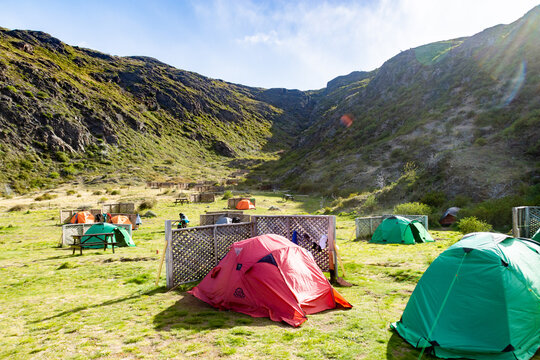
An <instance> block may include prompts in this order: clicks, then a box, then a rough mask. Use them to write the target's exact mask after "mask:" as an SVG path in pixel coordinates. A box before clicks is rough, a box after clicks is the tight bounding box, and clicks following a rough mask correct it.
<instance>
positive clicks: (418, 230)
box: [370, 216, 433, 244]
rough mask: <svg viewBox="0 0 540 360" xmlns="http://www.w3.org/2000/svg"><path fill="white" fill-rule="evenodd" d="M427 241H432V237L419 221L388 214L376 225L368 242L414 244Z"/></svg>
mask: <svg viewBox="0 0 540 360" xmlns="http://www.w3.org/2000/svg"><path fill="white" fill-rule="evenodd" d="M428 241H433V238H432V237H431V235H429V233H428V232H427V230H426V228H425V227H424V226H423V225H422V223H420V222H419V221H417V220H409V219H406V218H404V217H402V216H390V217H388V218H386V219H384V220H383V222H382V223H381V224H380V225H379V226H377V229H375V232H374V233H373V236H372V237H371V240H370V243H375V244H415V243H422V242H428Z"/></svg>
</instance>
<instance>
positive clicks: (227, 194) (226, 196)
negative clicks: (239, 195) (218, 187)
mask: <svg viewBox="0 0 540 360" xmlns="http://www.w3.org/2000/svg"><path fill="white" fill-rule="evenodd" d="M233 196H234V195H233V193H232V191H231V190H227V191H225V192H224V193H223V197H222V198H221V200H228V199H230V198H232V197H233Z"/></svg>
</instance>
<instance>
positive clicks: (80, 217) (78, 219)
mask: <svg viewBox="0 0 540 360" xmlns="http://www.w3.org/2000/svg"><path fill="white" fill-rule="evenodd" d="M94 220H95V218H94V215H92V213H91V212H90V211H79V212H78V213H75V214H74V215H73V216H72V217H71V220H70V223H72V224H93V223H94Z"/></svg>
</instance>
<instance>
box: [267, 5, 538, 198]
mask: <svg viewBox="0 0 540 360" xmlns="http://www.w3.org/2000/svg"><path fill="white" fill-rule="evenodd" d="M538 39H540V7H536V8H534V9H533V10H531V11H530V12H529V13H528V14H526V15H525V16H524V17H523V18H521V19H519V20H517V21H516V22H514V23H512V24H509V25H498V26H495V27H493V28H490V29H486V30H485V31H483V32H481V33H479V34H476V35H474V36H471V37H468V38H461V39H454V40H449V41H441V42H438V43H433V44H428V45H424V46H421V47H418V48H415V49H409V50H407V51H403V52H401V53H400V54H398V55H396V56H395V57H393V58H391V59H390V60H388V61H386V62H385V63H384V64H383V65H382V66H381V67H380V68H379V69H377V70H375V71H373V72H369V73H366V72H354V73H352V74H349V75H347V76H343V77H340V78H337V79H334V80H332V81H331V82H329V83H328V86H327V88H326V89H325V90H324V93H323V94H322V96H321V97H320V100H319V101H318V102H317V104H316V105H315V107H314V109H313V112H312V113H311V115H310V117H311V118H313V119H316V120H315V122H314V124H313V125H312V126H311V127H310V128H308V129H306V130H305V131H304V133H302V134H301V136H300V138H301V140H300V141H299V142H297V143H299V144H300V146H299V147H297V148H296V149H295V150H294V151H292V152H290V153H288V154H287V155H286V156H285V157H283V158H282V159H281V160H280V161H278V162H277V163H271V164H268V165H267V166H266V167H265V168H264V171H266V172H270V173H271V174H272V176H273V177H275V178H277V179H279V180H278V181H279V182H280V183H282V184H285V186H288V187H291V188H297V189H301V190H305V191H312V190H315V189H321V186H322V187H323V188H324V189H325V191H326V192H327V193H329V194H332V193H333V194H335V195H338V194H341V195H345V194H347V193H351V192H361V191H365V190H367V189H372V190H373V189H378V188H383V187H385V186H388V185H390V184H392V183H395V182H396V181H397V180H398V179H399V178H400V177H401V176H402V175H403V173H404V168H409V169H411V168H413V169H414V170H415V173H416V174H417V176H416V177H417V180H415V184H412V185H411V186H410V187H409V189H408V191H409V192H414V191H415V189H416V191H417V192H424V193H425V192H426V191H429V190H431V191H434V190H435V191H436V190H440V191H444V192H445V193H447V194H449V195H450V196H451V197H453V196H456V195H460V194H462V195H467V196H470V197H472V198H473V199H486V198H491V197H500V196H504V195H507V194H511V193H515V192H516V190H517V188H518V185H519V184H520V183H523V182H524V183H528V184H531V183H536V182H539V180H540V166H539V165H540V162H539V160H540V131H539V125H540V91H539V90H540V87H539V84H540V81H539V80H540V42H539V40H538ZM400 192H402V193H403V189H400Z"/></svg>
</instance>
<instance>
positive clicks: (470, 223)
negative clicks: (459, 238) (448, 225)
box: [457, 216, 493, 234]
mask: <svg viewBox="0 0 540 360" xmlns="http://www.w3.org/2000/svg"><path fill="white" fill-rule="evenodd" d="M457 227H458V230H459V231H460V232H461V233H462V234H469V233H473V232H480V231H491V230H492V229H493V227H492V226H491V225H490V224H488V223H487V222H485V221H482V220H478V219H477V218H476V217H475V216H471V217H466V218H463V219H461V220H459V221H458V223H457Z"/></svg>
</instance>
